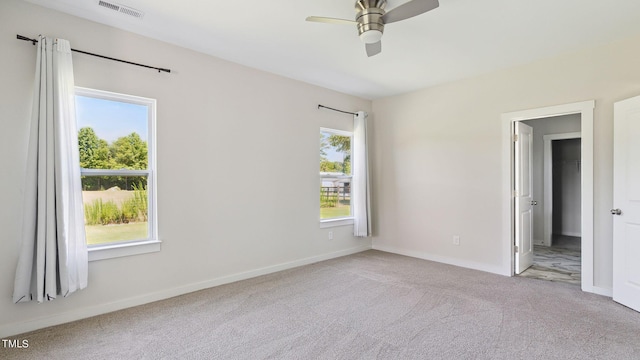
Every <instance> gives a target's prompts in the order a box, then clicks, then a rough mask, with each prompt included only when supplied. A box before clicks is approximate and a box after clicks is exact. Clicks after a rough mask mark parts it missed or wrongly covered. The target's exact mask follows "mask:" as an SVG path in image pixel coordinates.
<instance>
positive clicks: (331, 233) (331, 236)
mask: <svg viewBox="0 0 640 360" xmlns="http://www.w3.org/2000/svg"><path fill="white" fill-rule="evenodd" d="M329 240H333V231H329Z"/></svg>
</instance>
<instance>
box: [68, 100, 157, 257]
mask: <svg viewBox="0 0 640 360" xmlns="http://www.w3.org/2000/svg"><path fill="white" fill-rule="evenodd" d="M76 118H77V125H78V148H79V151H80V168H81V169H80V170H81V176H82V199H83V203H84V215H85V230H86V234H87V244H88V245H89V249H90V250H93V249H100V248H105V247H113V246H124V245H126V246H129V245H132V244H137V243H143V242H150V241H156V239H157V236H156V214H155V213H156V211H155V191H156V186H155V177H156V176H155V151H154V142H155V100H153V99H147V98H141V97H136V96H130V95H123V94H116V93H110V92H105V91H99V90H92V89H85V88H76ZM109 257H111V256H109Z"/></svg>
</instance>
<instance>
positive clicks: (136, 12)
mask: <svg viewBox="0 0 640 360" xmlns="http://www.w3.org/2000/svg"><path fill="white" fill-rule="evenodd" d="M98 5H99V6H102V7H104V8H107V9H109V10H113V11H117V12H119V13H121V14H125V15H129V16H133V17H135V18H138V19H142V18H143V17H144V13H143V12H142V11H140V10H136V9H134V8H130V7H128V6H124V5H120V4H114V3H110V2H106V1H102V0H99V1H98Z"/></svg>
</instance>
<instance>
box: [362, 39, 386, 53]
mask: <svg viewBox="0 0 640 360" xmlns="http://www.w3.org/2000/svg"><path fill="white" fill-rule="evenodd" d="M365 48H366V49H367V56H368V57H372V56H374V55H378V54H380V52H381V51H382V41H378V42H377V43H373V44H365Z"/></svg>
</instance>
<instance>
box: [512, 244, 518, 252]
mask: <svg viewBox="0 0 640 360" xmlns="http://www.w3.org/2000/svg"><path fill="white" fill-rule="evenodd" d="M513 250H514V252H515V253H516V254H517V253H518V245H516V246H514V247H513Z"/></svg>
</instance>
